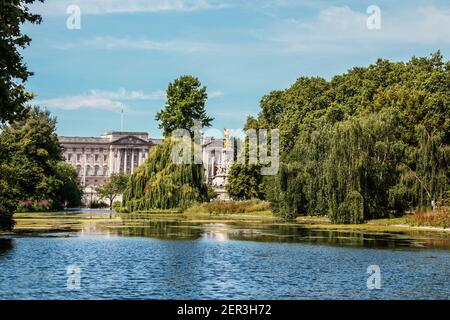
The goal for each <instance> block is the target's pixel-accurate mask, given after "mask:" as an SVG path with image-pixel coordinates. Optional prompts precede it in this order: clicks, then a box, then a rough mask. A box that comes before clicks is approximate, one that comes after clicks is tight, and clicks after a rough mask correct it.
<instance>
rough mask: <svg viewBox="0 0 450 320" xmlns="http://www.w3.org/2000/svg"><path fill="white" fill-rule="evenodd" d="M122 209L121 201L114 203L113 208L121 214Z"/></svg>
mask: <svg viewBox="0 0 450 320" xmlns="http://www.w3.org/2000/svg"><path fill="white" fill-rule="evenodd" d="M121 207H122V202H121V201H114V202H113V204H112V208H113V209H114V210H115V211H116V212H119V210H120V208H121Z"/></svg>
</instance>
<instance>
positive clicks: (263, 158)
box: [171, 124, 280, 176]
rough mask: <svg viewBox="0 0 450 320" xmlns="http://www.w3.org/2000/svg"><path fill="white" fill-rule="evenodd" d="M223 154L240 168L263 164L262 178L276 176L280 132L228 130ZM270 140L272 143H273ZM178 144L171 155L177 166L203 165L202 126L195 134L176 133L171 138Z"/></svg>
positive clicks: (185, 131)
mask: <svg viewBox="0 0 450 320" xmlns="http://www.w3.org/2000/svg"><path fill="white" fill-rule="evenodd" d="M226 133H227V134H226V136H225V137H224V146H223V152H224V157H225V158H226V159H231V160H232V162H237V163H239V164H259V165H261V174H262V175H265V176H270V175H275V174H277V173H278V169H279V167H280V159H279V158H280V132H279V130H278V129H271V130H267V129H258V131H257V130H256V129H248V130H245V131H243V130H240V129H239V130H227V131H226ZM269 137H270V139H269ZM171 139H172V141H175V142H176V144H175V146H174V148H173V149H172V152H171V159H172V162H173V163H174V164H202V163H203V146H202V140H203V139H202V134H201V133H200V127H199V125H198V124H196V125H194V126H193V127H192V128H191V130H190V131H189V130H187V129H176V130H174V131H173V132H172V135H171Z"/></svg>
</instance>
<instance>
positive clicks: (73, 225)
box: [0, 211, 450, 237]
mask: <svg viewBox="0 0 450 320" xmlns="http://www.w3.org/2000/svg"><path fill="white" fill-rule="evenodd" d="M127 217H132V218H133V219H138V220H139V219H143V220H168V221H170V220H184V221H188V222H192V223H211V222H216V223H243V224H246V223H249V224H251V223H271V224H275V225H276V224H283V225H292V226H298V227H302V228H309V229H326V230H337V231H339V230H341V231H350V232H352V231H357V232H417V231H421V232H425V233H433V234H441V235H443V236H444V237H450V228H442V227H432V226H412V225H408V224H405V223H401V222H402V221H400V220H399V219H401V218H391V219H380V220H369V221H367V222H366V223H363V224H332V223H331V222H330V221H329V219H328V218H327V217H323V216H301V217H297V218H296V219H294V220H291V221H290V220H283V219H280V218H279V217H276V216H274V215H273V214H271V213H270V212H267V211H263V212H251V213H243V214H239V213H233V214H209V213H170V214H169V213H167V212H163V213H134V214H133V213H131V214H123V213H115V214H113V217H112V218H110V217H109V214H105V213H95V212H92V213H73V212H70V213H68V212H64V213H61V212H59V213H58V212H40V213H17V214H15V215H14V219H15V221H16V226H15V227H14V230H13V231H12V232H0V236H8V235H9V236H11V235H12V236H13V235H19V236H20V235H27V234H31V235H32V234H37V233H46V232H78V231H80V230H81V229H82V227H83V225H85V224H86V223H100V224H102V225H105V226H106V227H108V225H111V226H112V225H114V224H117V223H118V222H121V221H123V219H124V218H125V219H126V218H127Z"/></svg>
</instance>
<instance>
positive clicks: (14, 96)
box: [0, 0, 42, 123]
mask: <svg viewBox="0 0 450 320" xmlns="http://www.w3.org/2000/svg"><path fill="white" fill-rule="evenodd" d="M41 1H42V0H41ZM32 2H34V0H9V1H0V123H5V122H11V121H14V120H17V119H21V118H22V117H23V116H24V115H25V113H26V111H27V108H26V107H25V103H26V102H27V101H29V100H30V99H31V97H32V94H31V93H28V92H26V90H25V87H24V82H25V81H26V80H27V79H28V77H29V76H30V75H31V74H32V73H31V72H30V71H28V68H27V66H26V65H25V63H24V62H23V58H22V55H21V54H20V51H21V50H22V49H23V48H25V47H27V46H28V45H29V44H30V42H31V38H30V37H28V36H27V35H25V34H22V31H21V29H20V28H21V26H22V24H24V23H25V22H30V23H40V22H41V17H40V16H39V15H36V14H33V13H31V12H30V11H29V9H28V7H27V5H28V4H30V3H32Z"/></svg>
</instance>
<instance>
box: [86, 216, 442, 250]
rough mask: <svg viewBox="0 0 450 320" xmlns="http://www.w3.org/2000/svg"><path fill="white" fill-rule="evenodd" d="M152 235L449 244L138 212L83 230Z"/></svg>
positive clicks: (405, 235) (403, 235) (409, 236)
mask: <svg viewBox="0 0 450 320" xmlns="http://www.w3.org/2000/svg"><path fill="white" fill-rule="evenodd" d="M92 233H97V234H102V235H110V236H132V237H133V236H136V237H150V238H156V239H163V240H197V239H206V240H211V241H229V240H239V241H257V242H289V243H311V244H320V245H331V246H341V247H343V246H349V247H365V248H387V249H395V248H405V247H406V248H424V247H426V248H443V249H448V248H450V239H449V238H448V237H439V236H430V235H429V234H428V235H427V236H425V234H424V233H421V232H415V233H412V232H389V233H388V232H379V233H376V232H362V231H344V230H342V231H341V230H327V229H313V228H307V227H304V226H301V225H298V224H289V223H274V222H271V223H267V222H266V223H249V222H235V221H233V222H224V223H204V222H202V223H201V222H192V221H188V220H184V219H181V218H177V219H172V220H167V219H160V220H158V219H155V218H152V217H148V216H147V217H144V216H143V217H140V216H136V215H130V216H125V217H123V219H122V220H121V221H120V222H116V223H115V224H114V223H112V224H111V223H109V224H107V225H102V224H97V223H95V222H90V223H87V224H85V225H84V227H83V229H82V231H81V234H82V235H83V234H92Z"/></svg>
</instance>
